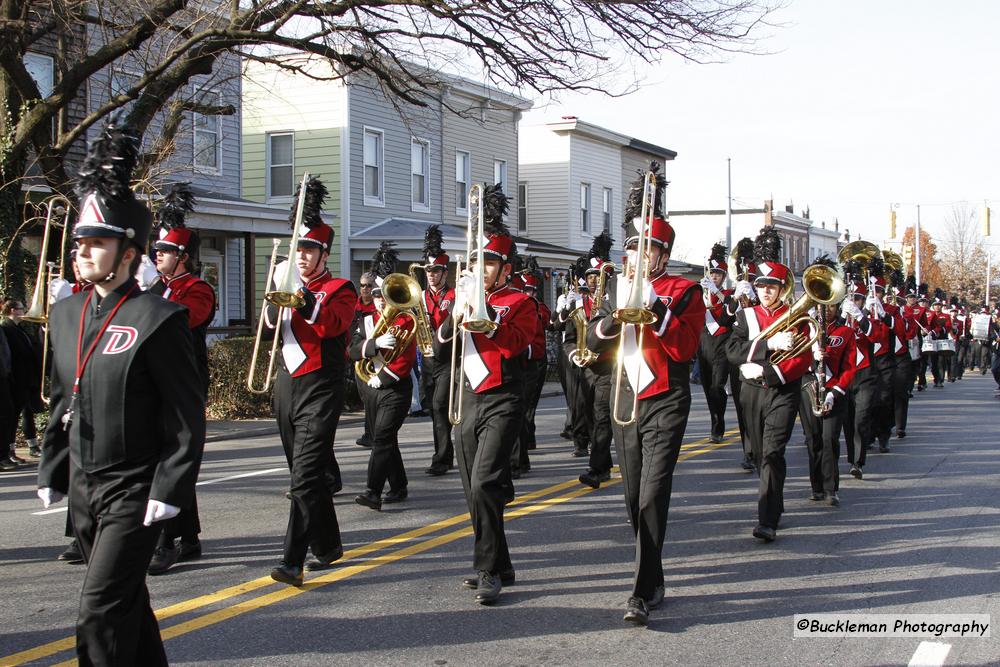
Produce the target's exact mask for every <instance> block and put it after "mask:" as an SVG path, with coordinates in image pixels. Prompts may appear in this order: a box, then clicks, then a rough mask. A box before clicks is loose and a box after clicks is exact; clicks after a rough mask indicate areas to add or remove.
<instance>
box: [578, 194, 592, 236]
mask: <svg viewBox="0 0 1000 667" xmlns="http://www.w3.org/2000/svg"><path fill="white" fill-rule="evenodd" d="M580 229H581V230H583V231H585V232H589V231H590V183H581V184H580Z"/></svg>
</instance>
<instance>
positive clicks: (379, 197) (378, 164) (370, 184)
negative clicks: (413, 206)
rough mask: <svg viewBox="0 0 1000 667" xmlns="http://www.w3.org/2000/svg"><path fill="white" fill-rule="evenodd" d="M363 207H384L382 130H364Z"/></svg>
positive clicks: (383, 137)
mask: <svg viewBox="0 0 1000 667" xmlns="http://www.w3.org/2000/svg"><path fill="white" fill-rule="evenodd" d="M364 134H365V136H364V163H365V186H364V187H365V190H364V203H365V206H385V193H384V191H383V190H384V187H383V186H384V178H385V174H384V173H383V169H382V167H383V164H384V160H385V155H384V153H385V133H384V132H382V130H377V129H373V128H370V127H366V128H365V132H364Z"/></svg>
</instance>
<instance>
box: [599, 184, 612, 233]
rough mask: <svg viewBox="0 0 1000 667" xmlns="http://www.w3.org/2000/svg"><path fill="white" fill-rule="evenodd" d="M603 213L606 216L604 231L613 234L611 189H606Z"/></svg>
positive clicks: (602, 206)
mask: <svg viewBox="0 0 1000 667" xmlns="http://www.w3.org/2000/svg"><path fill="white" fill-rule="evenodd" d="M601 201H602V204H601V212H602V213H603V214H604V231H606V232H607V233H608V234H610V233H611V188H604V196H603V197H602V200H601Z"/></svg>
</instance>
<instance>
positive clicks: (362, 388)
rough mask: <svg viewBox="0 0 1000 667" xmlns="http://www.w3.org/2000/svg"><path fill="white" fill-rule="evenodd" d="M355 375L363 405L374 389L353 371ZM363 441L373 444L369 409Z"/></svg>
mask: <svg viewBox="0 0 1000 667" xmlns="http://www.w3.org/2000/svg"><path fill="white" fill-rule="evenodd" d="M351 375H352V376H354V384H355V386H356V387H357V388H358V397H359V398H360V399H361V405H362V406H363V405H364V404H365V394H367V393H368V392H370V391H373V390H372V388H371V387H369V386H368V385H367V384H365V383H364V382H362V381H361V378H359V377H358V374H357V373H351ZM360 440H361V442H363V443H365V444H366V446H369V447H370V446H371V444H372V421H371V419H370V418H369V417H368V411H367V410H365V432H364V433H362V434H361V438H360Z"/></svg>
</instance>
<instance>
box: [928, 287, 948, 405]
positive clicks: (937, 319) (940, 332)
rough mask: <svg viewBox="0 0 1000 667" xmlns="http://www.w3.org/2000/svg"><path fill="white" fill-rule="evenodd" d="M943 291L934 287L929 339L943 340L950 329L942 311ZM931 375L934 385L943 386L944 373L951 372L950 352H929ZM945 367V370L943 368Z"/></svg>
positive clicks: (929, 319)
mask: <svg viewBox="0 0 1000 667" xmlns="http://www.w3.org/2000/svg"><path fill="white" fill-rule="evenodd" d="M945 298H946V297H945V293H944V290H942V289H941V288H940V287H935V288H934V301H933V302H932V303H931V313H930V315H929V316H928V321H929V322H930V324H931V326H930V327H929V329H930V330H931V339H932V340H935V341H943V340H946V339H947V338H948V335H949V332H950V331H951V318H950V317H949V316H948V315H947V314H946V313H945V312H944V310H943V309H944V305H945ZM930 357H931V375H932V376H933V377H934V386H935V387H944V380H945V373H946V372H947V373H951V353H950V352H945V351H944V350H938V349H935V350H934V352H932V353H931V355H930ZM945 369H947V371H946V370H945Z"/></svg>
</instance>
